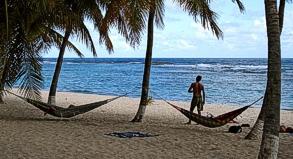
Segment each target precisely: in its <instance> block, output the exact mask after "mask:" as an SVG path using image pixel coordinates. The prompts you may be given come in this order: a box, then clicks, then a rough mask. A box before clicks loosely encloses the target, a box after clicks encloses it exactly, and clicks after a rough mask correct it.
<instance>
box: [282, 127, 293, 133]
mask: <svg viewBox="0 0 293 159" xmlns="http://www.w3.org/2000/svg"><path fill="white" fill-rule="evenodd" d="M280 133H293V128H292V127H287V128H286V126H285V125H280Z"/></svg>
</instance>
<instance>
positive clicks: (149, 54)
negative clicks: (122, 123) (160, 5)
mask: <svg viewBox="0 0 293 159" xmlns="http://www.w3.org/2000/svg"><path fill="white" fill-rule="evenodd" d="M154 17H155V11H154V9H150V11H149V18H148V38H147V50H146V57H145V64H144V74H143V81H142V90H141V98H140V103H139V108H138V111H137V113H136V115H135V117H134V119H132V122H141V120H142V118H143V116H144V114H145V110H146V105H147V98H148V88H149V83H150V72H151V66H152V53H153V37H154Z"/></svg>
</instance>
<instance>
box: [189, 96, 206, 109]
mask: <svg viewBox="0 0 293 159" xmlns="http://www.w3.org/2000/svg"><path fill="white" fill-rule="evenodd" d="M195 107H197V111H203V105H202V98H201V96H200V97H195V96H193V98H192V101H191V107H190V111H193V110H194V108H195Z"/></svg>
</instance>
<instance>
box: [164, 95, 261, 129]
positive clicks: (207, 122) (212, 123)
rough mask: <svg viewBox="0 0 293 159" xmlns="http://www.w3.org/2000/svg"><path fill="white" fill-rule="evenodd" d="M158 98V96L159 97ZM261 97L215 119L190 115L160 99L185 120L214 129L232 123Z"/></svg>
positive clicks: (186, 111)
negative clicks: (184, 117) (183, 116)
mask: <svg viewBox="0 0 293 159" xmlns="http://www.w3.org/2000/svg"><path fill="white" fill-rule="evenodd" d="M159 97H160V96H159ZM160 98H161V97H160ZM262 98H263V97H260V98H259V99H258V100H256V101H255V102H253V103H252V104H250V105H247V106H245V107H242V108H240V109H237V110H234V111H231V112H228V113H225V114H222V115H219V116H217V117H213V118H210V117H206V116H201V115H198V114H195V113H192V112H190V111H188V110H185V109H183V108H180V107H178V106H176V105H174V104H172V103H170V102H168V101H166V100H165V99H163V98H161V99H162V100H164V101H165V102H167V103H168V104H169V105H171V106H172V107H174V108H175V109H177V110H178V111H180V112H181V113H182V114H183V115H185V116H186V117H187V118H189V119H190V120H192V121H194V122H196V123H198V124H200V125H203V126H206V127H209V128H216V127H220V126H223V125H226V124H227V123H229V122H230V121H232V120H233V119H234V118H236V117H237V116H238V115H240V114H241V113H242V112H244V111H245V110H246V109H247V108H249V107H250V106H252V105H253V104H255V103H256V102H258V101H259V100H261V99H262Z"/></svg>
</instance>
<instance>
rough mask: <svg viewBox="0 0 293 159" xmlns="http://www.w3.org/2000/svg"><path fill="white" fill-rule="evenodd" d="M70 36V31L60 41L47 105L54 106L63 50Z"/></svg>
mask: <svg viewBox="0 0 293 159" xmlns="http://www.w3.org/2000/svg"><path fill="white" fill-rule="evenodd" d="M70 34H71V29H69V30H67V31H66V33H65V36H64V38H63V41H62V45H61V48H60V52H59V56H58V59H57V63H56V68H55V72H54V76H53V79H52V83H51V87H50V92H49V97H48V104H49V105H56V98H55V97H56V91H57V84H58V80H59V75H60V72H61V68H62V62H63V57H64V53H65V48H66V45H67V42H68V39H69V36H70Z"/></svg>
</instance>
